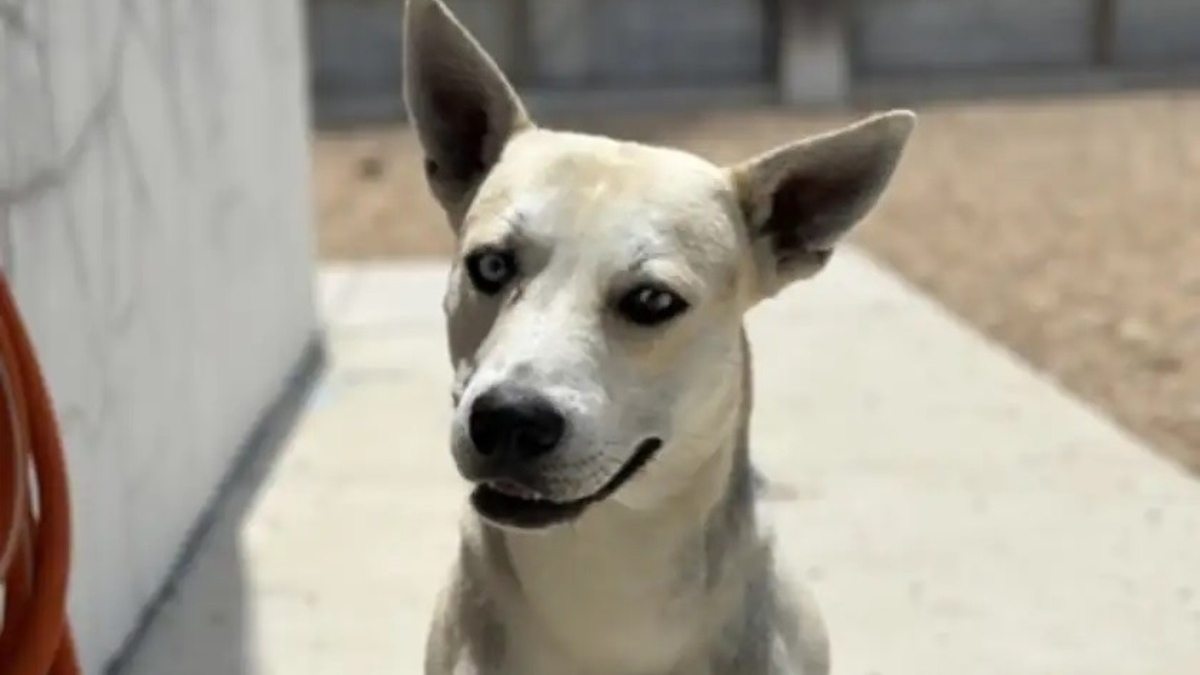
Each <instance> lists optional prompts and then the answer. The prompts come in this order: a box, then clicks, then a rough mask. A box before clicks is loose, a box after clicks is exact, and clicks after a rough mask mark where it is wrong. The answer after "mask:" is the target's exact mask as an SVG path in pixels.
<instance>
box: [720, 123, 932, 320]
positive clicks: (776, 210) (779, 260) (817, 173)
mask: <svg viewBox="0 0 1200 675" xmlns="http://www.w3.org/2000/svg"><path fill="white" fill-rule="evenodd" d="M915 124H916V116H915V115H914V114H913V113H911V112H909V111H905V110H896V111H891V112H887V113H883V114H880V115H875V116H872V117H869V118H867V119H865V120H863V121H860V122H858V123H856V124H852V125H850V126H847V127H844V128H842V129H838V130H836V131H833V132H830V133H826V134H822V135H820V136H815V137H812V138H808V139H805V140H802V141H799V142H796V143H793V144H790V145H785V146H783V147H780V148H776V149H775V150H772V151H770V152H767V153H765V154H762V155H759V156H758V157H755V158H753V159H751V160H749V161H747V162H744V163H742V164H739V165H737V166H734V167H732V168H731V169H730V172H731V174H732V178H733V181H734V186H735V189H736V190H737V194H738V198H739V200H740V202H741V207H742V212H743V216H744V218H745V221H746V225H747V227H748V228H749V230H750V241H751V244H752V246H753V247H754V257H755V263H756V265H757V267H758V274H759V279H760V293H761V295H762V296H764V297H766V296H770V295H774V294H775V293H777V292H779V291H780V290H781V289H782V288H784V287H785V286H787V285H788V284H789V283H791V282H792V281H795V280H797V279H802V278H805V277H808V276H811V275H813V274H815V273H816V272H818V271H819V270H820V269H821V268H823V267H824V266H825V263H826V262H828V260H829V258H830V256H831V255H832V252H833V247H834V245H835V244H836V243H837V242H838V241H839V240H840V239H841V238H842V237H843V236H844V235H845V234H846V233H847V232H849V231H850V229H851V228H852V227H853V226H854V225H855V224H856V223H858V222H859V221H860V220H862V218H863V217H864V216H866V215H867V213H868V212H869V211H870V210H871V209H872V208H873V207H874V206H875V203H876V202H877V201H878V199H879V196H880V195H881V194H882V193H883V190H884V188H885V187H887V184H888V182H889V180H890V179H891V176H892V173H893V171H894V170H895V168H896V165H897V163H898V162H899V160H900V155H901V153H902V151H903V149H904V146H905V144H906V143H907V141H908V137H909V135H910V134H911V133H912V130H913V127H914V126H915Z"/></svg>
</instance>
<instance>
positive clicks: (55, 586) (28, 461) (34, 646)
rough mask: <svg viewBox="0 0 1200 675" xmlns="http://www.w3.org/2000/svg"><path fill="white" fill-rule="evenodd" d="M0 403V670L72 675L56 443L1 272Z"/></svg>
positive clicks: (66, 523) (67, 530)
mask: <svg viewBox="0 0 1200 675" xmlns="http://www.w3.org/2000/svg"><path fill="white" fill-rule="evenodd" d="M0 401H2V402H3V405H2V406H0V443H3V444H4V445H3V446H0V582H2V584H0V588H2V590H3V594H4V616H3V619H2V621H3V622H2V623H0V673H2V674H3V675H79V674H80V670H79V664H78V659H77V657H76V655H75V646H74V642H73V640H72V638H71V631H70V627H69V626H68V624H67V619H66V613H67V609H66V601H67V577H68V573H69V571H70V567H71V519H70V518H71V515H70V501H69V494H68V490H67V475H66V466H65V461H64V456H63V447H62V439H61V438H60V437H59V432H58V424H57V422H56V421H55V417H54V408H53V406H52V405H51V403H50V396H49V394H48V393H47V391H46V384H45V381H44V380H43V378H42V373H41V370H40V368H39V367H38V362H37V357H36V356H35V355H34V352H33V346H32V344H31V343H30V340H29V335H28V333H27V332H26V330H25V325H24V323H23V322H22V321H21V316H20V312H19V311H18V309H17V304H16V300H15V299H14V298H13V295H12V291H11V289H10V288H9V286H8V280H7V279H5V278H4V276H3V275H0ZM31 477H32V478H33V479H34V481H35V483H34V485H30V484H29V481H30V478H31ZM34 487H36V490H33V489H31V488H34Z"/></svg>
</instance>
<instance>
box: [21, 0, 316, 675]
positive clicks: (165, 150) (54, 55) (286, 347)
mask: <svg viewBox="0 0 1200 675" xmlns="http://www.w3.org/2000/svg"><path fill="white" fill-rule="evenodd" d="M302 36H303V25H302V6H301V5H300V2H299V0H255V1H254V2H247V1H245V0H0V259H2V261H3V267H4V270H5V272H6V273H7V274H8V275H9V276H10V278H11V280H12V282H13V284H14V286H15V289H16V292H17V295H18V298H19V301H20V302H21V306H22V309H23V310H24V312H25V316H26V318H27V320H28V321H29V323H30V328H31V330H32V333H33V336H34V339H35V342H36V344H37V347H38V348H39V352H40V356H41V359H42V361H43V364H44V367H45V371H46V375H47V377H48V379H49V381H50V385H51V389H52V392H53V395H54V396H55V398H56V404H57V408H58V413H59V416H60V418H61V421H62V425H63V432H64V434H65V437H66V442H67V446H68V451H69V457H68V461H69V462H70V471H71V480H72V487H73V489H74V498H75V514H76V530H75V542H76V549H75V555H76V559H77V566H76V570H75V573H74V578H73V587H72V595H71V610H72V614H73V620H74V621H75V627H76V632H77V638H78V641H79V644H80V648H81V651H82V657H83V660H84V661H85V663H86V664H87V666H88V671H87V672H90V673H95V672H98V669H99V668H100V666H101V664H102V663H103V662H105V661H106V660H107V659H108V658H109V657H110V656H111V655H112V654H113V652H114V650H116V649H117V648H119V646H120V645H121V644H122V642H123V641H124V640H125V639H126V637H127V636H128V634H129V631H130V629H131V628H132V627H133V626H134V625H135V623H136V621H137V618H138V615H139V612H140V611H141V610H142V608H143V606H144V605H145V603H146V601H147V600H148V599H150V598H151V597H152V596H153V595H154V594H155V593H156V591H157V590H158V589H159V587H160V585H161V584H162V582H163V580H164V576H165V575H166V574H167V572H168V570H169V569H170V568H171V566H172V564H173V562H174V561H175V560H176V558H177V556H178V555H179V552H180V549H181V544H182V543H183V542H184V540H185V538H186V536H187V533H188V532H189V530H190V529H191V528H192V527H193V526H194V524H195V522H196V519H197V516H198V514H199V513H200V512H201V511H202V510H203V508H204V506H205V505H206V504H207V503H208V501H209V500H210V498H211V497H212V495H213V492H214V489H215V487H216V486H217V485H218V483H219V481H220V479H221V478H222V476H223V475H224V474H225V472H226V471H227V470H228V468H229V466H230V465H231V460H232V459H233V456H234V454H235V453H236V452H237V450H238V448H239V447H240V445H241V444H242V442H243V441H244V439H245V437H246V435H247V433H248V432H249V431H250V430H251V428H252V427H253V426H254V424H255V422H256V420H257V419H258V418H259V416H260V415H261V413H262V412H263V410H264V409H265V408H266V407H267V406H268V405H269V404H270V403H271V402H272V401H273V400H274V399H275V398H276V397H277V396H278V395H279V393H280V389H281V387H282V386H283V383H284V379H285V376H286V374H287V373H288V372H289V371H290V370H291V369H292V368H293V366H294V364H295V363H296V362H297V359H298V358H299V357H300V355H301V354H302V352H303V351H304V349H305V347H306V345H307V344H308V343H309V342H310V340H311V339H312V336H313V334H314V331H315V326H316V320H315V317H314V310H313V303H312V298H311V287H310V258H311V255H312V241H311V236H312V235H311V223H310V211H309V185H308V177H309V171H310V164H309V153H308V143H307V125H308V103H307V97H306V76H305V70H304V65H305V60H306V59H305V52H304V49H303V40H302ZM164 675H167V674H165V673H164Z"/></svg>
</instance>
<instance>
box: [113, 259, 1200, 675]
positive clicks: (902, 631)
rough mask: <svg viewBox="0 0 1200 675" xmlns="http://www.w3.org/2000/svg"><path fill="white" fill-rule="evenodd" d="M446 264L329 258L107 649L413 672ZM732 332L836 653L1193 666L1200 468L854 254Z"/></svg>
mask: <svg viewBox="0 0 1200 675" xmlns="http://www.w3.org/2000/svg"><path fill="white" fill-rule="evenodd" d="M443 279H444V271H443V268H442V266H441V265H428V266H403V267H401V266H379V267H369V266H367V267H353V268H330V269H327V270H326V271H324V272H323V273H322V275H321V280H320V284H321V296H322V302H323V311H324V315H325V317H326V321H327V325H328V327H329V338H330V347H331V354H332V368H331V370H330V372H329V373H328V374H327V375H326V377H325V378H324V381H323V383H322V385H321V386H320V388H319V389H318V390H317V391H316V392H315V393H314V394H313V396H312V398H311V400H310V401H309V403H308V409H307V411H306V413H305V415H304V417H303V419H302V420H301V422H300V423H299V425H298V426H297V427H296V428H295V429H294V431H293V433H292V435H291V437H290V438H289V439H288V440H287V442H286V443H285V444H284V447H283V448H282V451H281V452H277V453H274V454H272V453H266V455H265V456H263V457H261V458H260V460H259V461H258V463H257V464H256V466H255V467H254V470H252V471H250V472H249V475H247V476H246V477H244V478H243V479H242V480H241V481H240V483H239V484H238V486H237V487H236V489H235V490H234V495H233V497H232V498H230V499H228V500H227V502H226V503H225V504H224V505H223V507H222V508H221V511H220V513H219V519H218V521H217V524H216V526H215V527H214V529H213V531H212V532H211V533H210V535H209V536H208V537H207V538H206V540H205V542H204V543H203V545H202V547H201V549H200V552H199V554H198V556H197V557H196V559H195V561H194V563H193V564H192V565H191V566H190V569H189V570H188V572H187V573H186V575H184V577H183V578H182V579H181V581H180V583H179V585H178V588H177V589H176V592H175V593H174V594H173V595H172V596H171V598H170V599H169V600H168V601H167V603H166V604H165V605H164V607H163V611H162V612H161V613H159V615H158V617H157V619H156V620H155V621H154V622H153V624H152V625H151V626H150V629H149V630H148V631H147V633H146V635H145V639H144V640H142V641H141V643H140V648H139V649H138V650H137V651H136V652H135V653H134V654H133V656H132V657H131V658H130V659H129V660H128V661H127V663H126V664H125V667H124V668H123V669H122V670H121V672H122V673H124V674H125V675H252V674H253V675H308V674H312V675H342V674H347V673H355V674H356V675H376V674H379V675H382V674H384V673H397V674H401V673H404V674H411V673H419V672H421V667H420V664H421V654H422V651H423V642H424V636H425V627H426V623H427V621H428V615H429V612H430V607H431V602H432V600H433V597H434V594H435V593H436V591H437V588H438V586H439V584H440V583H441V582H442V580H443V578H444V575H445V570H446V567H447V562H448V561H449V559H450V557H451V556H452V554H453V551H454V545H455V534H456V532H455V526H456V518H457V514H458V513H459V509H460V507H461V500H462V497H463V496H464V494H465V491H464V489H463V487H462V486H461V485H460V483H459V482H458V480H457V479H456V477H455V475H454V473H453V469H452V465H451V463H450V457H449V454H448V451H447V449H446V443H445V438H446V434H447V431H446V428H447V427H446V425H447V422H448V417H449V412H450V410H449V408H450V402H449V375H450V372H449V367H448V364H447V361H446V357H445V351H444V346H443V339H442V333H441V330H442V324H441V312H440V298H441V289H442V284H443ZM751 335H752V339H753V341H754V343H755V345H756V349H757V351H756V358H755V360H756V364H757V366H758V380H757V387H758V394H757V401H758V404H757V413H756V418H755V438H756V453H757V458H758V460H759V462H760V464H761V465H762V466H763V468H764V469H766V471H767V473H768V474H769V475H770V476H771V478H772V480H773V481H774V482H775V486H774V489H773V490H772V492H773V494H774V495H775V497H774V504H773V508H774V510H775V513H776V514H777V517H778V521H779V534H780V545H781V548H782V552H783V555H784V558H785V560H786V561H787V562H788V564H790V565H793V566H794V568H795V569H796V570H797V571H798V573H799V574H800V575H802V576H804V577H806V578H807V579H808V580H809V581H810V583H811V584H812V585H813V586H814V587H815V589H816V592H817V595H818V596H819V598H820V601H821V602H822V604H823V606H824V608H825V611H826V613H827V616H828V620H829V623H830V631H831V633H832V638H833V642H834V663H835V666H834V670H835V672H836V673H838V674H840V675H868V674H878V675H910V674H911V675H941V674H946V675H951V674H953V675H963V674H967V673H969V674H970V675H1195V674H1196V673H1200V485H1198V484H1197V483H1195V482H1193V481H1192V480H1190V479H1189V478H1187V477H1186V476H1184V475H1183V474H1182V473H1181V472H1179V471H1177V470H1176V469H1175V468H1174V467H1172V466H1169V465H1167V464H1166V463H1164V462H1163V461H1161V460H1159V459H1158V458H1157V457H1156V456H1155V455H1154V454H1152V453H1151V452H1150V451H1149V450H1147V449H1146V448H1144V447H1142V446H1141V445H1140V444H1139V443H1138V442H1137V441H1135V440H1132V439H1130V438H1129V437H1128V436H1126V435H1125V434H1124V433H1123V432H1121V431H1120V430H1118V429H1116V428H1115V427H1114V426H1113V425H1111V424H1110V423H1108V422H1107V421H1105V420H1104V419H1103V418H1102V417H1101V416H1099V415H1097V414H1096V413H1094V412H1093V411H1091V410H1089V409H1087V408H1086V407H1084V406H1082V405H1080V404H1079V403H1077V402H1075V401H1073V400H1072V399H1070V398H1068V397H1067V396H1065V395H1063V394H1062V393H1061V392H1060V391H1059V390H1058V389H1057V388H1056V387H1055V386H1054V385H1053V384H1051V383H1049V382H1046V381H1044V380H1043V379H1042V378H1040V377H1039V376H1037V375H1035V374H1033V373H1031V372H1030V371H1029V370H1028V369H1027V368H1026V367H1024V366H1023V365H1021V364H1020V363H1019V362H1018V361H1017V360H1015V359H1013V358H1012V357H1010V356H1009V355H1008V354H1006V353H1004V352H1002V351H1001V350H998V349H997V348H995V347H994V346H991V345H989V344H988V343H986V342H985V341H983V340H981V339H980V338H979V337H978V336H976V335H975V334H973V333H971V332H969V331H968V330H966V329H964V328H963V327H961V326H960V325H959V324H958V323H957V322H956V321H954V320H952V319H951V318H949V317H947V316H946V315H945V314H944V313H943V312H942V311H941V310H940V309H939V308H937V307H936V306H934V305H933V304H932V303H930V302H928V301H927V300H925V299H924V298H922V297H921V296H919V295H918V294H915V293H913V292H912V291H911V290H909V289H908V288H906V287H905V286H904V285H903V284H902V283H900V282H898V281H897V280H896V279H894V278H893V277H892V276H890V275H888V274H886V273H884V272H882V271H880V270H879V269H877V268H876V267H875V266H874V265H873V264H872V263H870V262H869V261H868V260H865V259H864V258H862V257H861V256H859V255H857V254H856V253H854V252H847V253H845V254H843V255H841V256H839V257H837V258H836V259H835V262H834V263H833V265H832V266H831V268H830V270H829V271H828V272H827V273H826V274H824V275H822V277H820V278H819V279H818V280H817V281H815V282H813V283H811V284H810V285H808V286H807V287H802V288H797V289H795V290H793V291H792V292H790V293H787V294H786V295H785V296H784V297H782V298H780V299H778V300H776V301H774V302H772V303H770V304H768V305H766V306H764V307H763V308H761V309H759V310H757V311H756V313H755V314H754V315H753V317H752V319H751Z"/></svg>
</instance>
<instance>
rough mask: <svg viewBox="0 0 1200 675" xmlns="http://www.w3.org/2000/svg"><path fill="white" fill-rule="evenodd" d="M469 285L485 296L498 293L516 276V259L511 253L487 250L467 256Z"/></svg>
mask: <svg viewBox="0 0 1200 675" xmlns="http://www.w3.org/2000/svg"><path fill="white" fill-rule="evenodd" d="M466 263H467V274H468V275H469V276H470V277H471V283H472V284H474V286H475V288H478V289H479V291H480V292H482V293H485V294H487V295H492V294H495V293H499V292H500V291H501V290H503V289H504V287H505V286H507V285H508V283H509V282H510V281H512V279H513V277H515V276H516V275H517V259H516V257H515V256H514V255H513V254H512V252H511V251H503V250H494V249H488V250H484V251H479V252H476V253H472V254H471V255H468V256H467V259H466Z"/></svg>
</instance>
